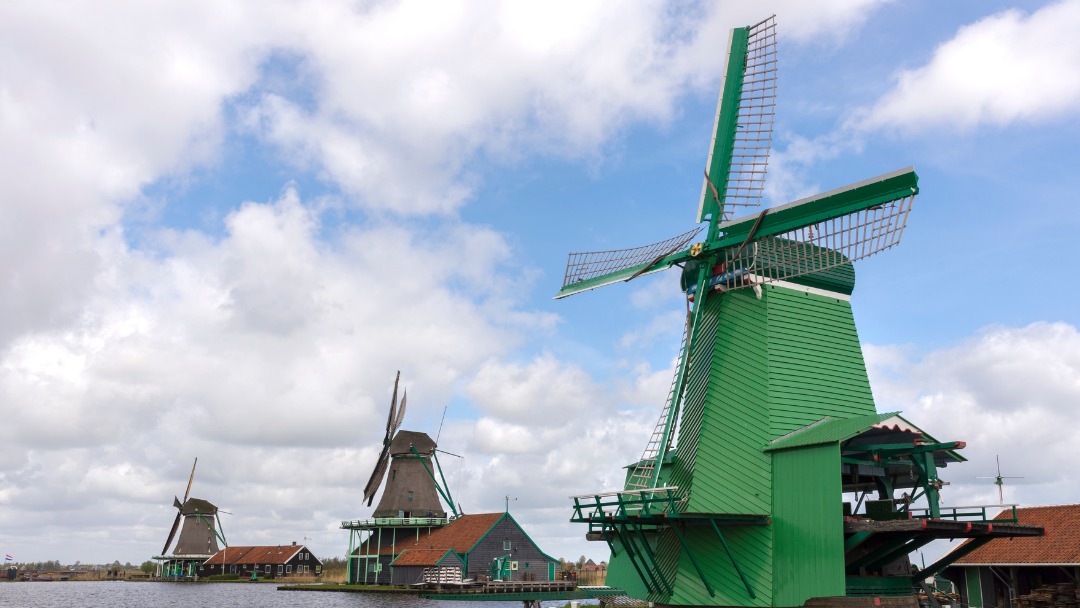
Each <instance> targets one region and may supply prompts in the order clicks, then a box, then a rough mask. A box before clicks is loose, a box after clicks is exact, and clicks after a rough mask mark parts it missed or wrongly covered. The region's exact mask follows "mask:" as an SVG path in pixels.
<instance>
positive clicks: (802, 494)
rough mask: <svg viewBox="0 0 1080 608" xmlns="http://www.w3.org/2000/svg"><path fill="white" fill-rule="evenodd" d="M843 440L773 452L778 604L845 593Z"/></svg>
mask: <svg viewBox="0 0 1080 608" xmlns="http://www.w3.org/2000/svg"><path fill="white" fill-rule="evenodd" d="M839 461H840V445H839V444H838V443H828V444H822V445H816V446H810V447H804V448H800V449H793V450H784V451H781V452H776V453H774V454H773V480H774V483H773V518H772V524H773V533H774V535H775V548H774V550H773V572H774V574H773V580H774V589H775V590H774V594H773V605H774V606H801V605H802V604H803V603H804V602H805V601H806V600H807V599H809V598H811V597H828V596H840V595H844V527H843V526H844V523H843V512H842V506H841V501H842V495H841V487H840V475H839V471H838V470H837V466H838V464H839Z"/></svg>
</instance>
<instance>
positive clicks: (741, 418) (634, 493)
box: [555, 18, 1040, 606]
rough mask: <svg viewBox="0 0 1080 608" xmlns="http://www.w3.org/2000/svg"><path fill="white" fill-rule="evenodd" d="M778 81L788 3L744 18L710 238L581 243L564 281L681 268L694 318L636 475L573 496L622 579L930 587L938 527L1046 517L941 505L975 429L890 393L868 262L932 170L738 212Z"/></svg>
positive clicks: (727, 585)
mask: <svg viewBox="0 0 1080 608" xmlns="http://www.w3.org/2000/svg"><path fill="white" fill-rule="evenodd" d="M775 90H776V30H775V22H774V19H773V18H770V19H767V20H765V21H763V22H761V23H758V24H756V25H753V26H749V27H743V28H737V29H735V30H733V31H732V33H731V41H730V50H729V54H728V59H727V67H726V70H725V72H724V84H723V86H722V88H721V93H720V101H719V104H718V109H717V120H716V126H715V131H714V135H713V140H712V146H711V149H710V153H709V158H708V161H707V164H706V169H705V178H704V181H703V185H702V194H701V201H700V205H699V209H698V214H697V220H698V222H700V223H704V222H708V227H707V229H706V233H705V237H704V239H703V240H701V241H698V242H693V241H694V239H695V237H696V236H697V235H698V234H699V233H700V229H695V230H691V231H689V232H687V233H684V234H682V235H679V236H676V237H673V238H671V239H668V240H665V241H661V242H659V243H656V244H653V245H648V246H645V247H638V248H634V249H627V250H620V251H603V252H592V253H573V254H570V257H569V261H568V264H567V269H566V275H565V278H564V282H563V286H562V289H561V290H560V291H559V292H558V294H557V295H556V296H555V297H556V298H562V297H566V296H569V295H573V294H575V293H579V292H582V291H586V290H589V289H594V288H597V287H600V286H603V285H607V284H610V283H615V282H619V281H628V280H631V279H634V278H636V277H639V276H641V275H644V274H647V273H651V272H657V271H660V270H664V269H667V268H670V267H672V266H679V267H681V269H682V282H681V286H682V289H683V291H684V292H685V293H686V295H687V315H686V324H685V332H684V336H683V341H682V345H681V355H680V358H679V362H678V365H677V368H676V373H675V376H674V378H673V380H672V384H671V389H670V392H669V395H668V398H667V400H666V401H665V404H664V407H663V408H662V411H661V415H660V417H659V420H658V422H657V425H656V427H655V430H654V432H653V433H652V435H651V437H650V439H649V442H648V444H647V446H646V448H645V450H644V452H643V454H642V457H641V458H640V459H639V460H638V461H637V462H635V463H632V464H631V465H629V466H628V467H627V468H626V469H627V473H626V478H625V483H624V487H623V488H622V489H621V490H616V491H610V492H599V493H594V494H588V495H584V496H577V497H573V499H574V513H573V516H572V518H571V521H573V522H579V523H582V524H586V525H588V527H589V528H588V532H587V538H589V539H590V540H597V541H604V542H606V543H607V544H608V545H609V547H610V549H611V552H612V556H611V560H610V563H609V570H608V578H607V583H608V584H609V585H613V586H617V587H620V588H622V589H624V590H625V591H626V592H627V594H628V595H631V596H633V597H635V598H638V599H642V600H648V601H650V602H654V603H655V604H659V605H709V606H800V605H802V604H803V603H804V602H805V601H806V600H808V599H810V598H814V597H837V596H860V595H861V596H880V595H907V596H912V594H913V588H914V587H915V586H916V585H917V584H918V582H917V580H916V579H915V578H913V577H912V575H911V568H910V563H909V562H908V561H907V555H908V554H909V553H910V552H911V551H914V550H917V549H918V548H919V547H921V546H923V545H925V544H927V543H928V542H930V541H931V540H934V539H935V538H974V539H975V540H974V541H973V542H971V543H967V544H966V545H964V552H966V551H970V550H973V547H972V548H968V546H969V545H975V546H981V545H982V544H983V543H985V542H986V541H988V540H989V539H990V538H992V537H995V536H1009V535H1012V536H1016V535H1028V534H1038V533H1040V530H1039V529H1037V528H1029V527H1025V526H1020V525H1019V524H1015V523H1014V522H1009V523H1005V524H1000V523H997V522H995V523H994V524H993V525H991V524H988V523H986V520H987V519H988V517H989V515H988V514H987V513H986V510H985V509H982V510H977V511H975V512H957V511H955V510H948V509H946V510H945V511H944V512H943V509H942V507H941V505H940V495H939V491H940V489H941V487H942V486H943V485H944V483H945V482H943V481H942V480H941V479H940V477H939V476H938V469H940V468H941V467H944V466H946V465H947V464H949V463H953V462H959V461H961V460H963V459H962V458H961V457H960V456H959V455H958V453H957V450H959V449H960V448H962V447H964V444H963V443H962V442H950V443H942V442H939V441H937V440H935V439H934V438H933V437H931V436H929V435H928V434H926V433H925V432H923V431H921V430H920V429H918V428H917V427H915V426H914V425H912V424H911V423H910V422H908V421H907V420H904V419H903V418H901V417H900V416H898V415H896V413H886V414H878V413H877V410H876V409H875V406H874V400H873V395H872V394H871V391H870V383H869V380H868V378H867V375H866V367H865V363H864V361H863V356H862V349H861V347H860V344H859V339H858V335H857V333H856V330H855V323H854V318H853V316H852V311H851V304H850V297H851V293H852V291H853V289H854V280H855V277H854V268H853V266H852V262H853V261H855V260H858V259H860V258H863V257H866V256H869V255H872V254H874V253H877V252H880V251H883V250H885V249H888V248H890V247H893V246H894V245H896V244H898V243H899V241H900V237H901V235H902V233H903V230H904V227H905V224H906V221H907V217H908V213H909V211H910V210H911V204H912V201H913V199H914V197H915V195H916V194H918V191H919V189H918V176H917V175H916V174H915V172H914V171H913V170H912V169H911V168H907V169H901V170H898V171H893V172H891V173H887V174H885V175H881V176H878V177H875V178H872V179H869V180H866V181H862V182H858V183H855V184H851V185H849V186H845V187H843V188H839V189H836V190H832V191H829V192H826V193H823V194H820V195H817V196H813V197H809V198H806V199H802V200H799V201H795V202H793V203H790V204H787V205H783V206H780V207H775V208H771V209H766V210H764V211H761V212H759V213H756V214H752V215H750V216H747V217H744V218H741V219H731V216H732V212H733V210H734V209H735V208H736V207H740V206H752V205H757V204H759V203H760V199H761V195H762V189H763V186H764V178H765V169H766V164H767V161H768V155H769V148H770V143H771V139H772V117H773V109H774V100H775ZM919 505H925V506H919ZM990 515H992V514H990ZM950 555H951V558H950V559H947V560H945V559H943V560H942V561H940V562H939V563H935V564H932V565H931V566H929V567H927V570H930V571H932V572H940V571H941V570H942V569H943V568H944V567H945V566H947V565H948V564H949V563H951V561H952V560H954V559H958V558H959V557H960V555H958V554H956V552H954V553H953V554H950Z"/></svg>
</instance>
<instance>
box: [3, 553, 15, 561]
mask: <svg viewBox="0 0 1080 608" xmlns="http://www.w3.org/2000/svg"><path fill="white" fill-rule="evenodd" d="M13 559H15V558H13V557H11V554H10V553H8V554H7V555H5V556H4V561H5V562H10V561H11V560H13Z"/></svg>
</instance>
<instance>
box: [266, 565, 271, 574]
mask: <svg viewBox="0 0 1080 608" xmlns="http://www.w3.org/2000/svg"><path fill="white" fill-rule="evenodd" d="M266 573H267V574H270V564H266Z"/></svg>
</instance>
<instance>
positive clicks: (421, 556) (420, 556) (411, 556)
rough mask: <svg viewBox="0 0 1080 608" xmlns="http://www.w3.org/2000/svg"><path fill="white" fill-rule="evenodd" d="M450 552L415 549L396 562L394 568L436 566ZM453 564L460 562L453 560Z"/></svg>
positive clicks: (402, 555)
mask: <svg viewBox="0 0 1080 608" xmlns="http://www.w3.org/2000/svg"><path fill="white" fill-rule="evenodd" d="M447 553H450V550H449V549H447V550H445V551H444V550H442V549H417V548H415V547H413V548H412V549H409V550H408V551H406V552H404V553H402V554H401V556H399V557H398V558H397V559H395V560H394V566H436V565H438V563H439V562H440V561H442V558H444V557H446V554H447ZM451 561H452V563H453V564H457V563H458V562H457V561H455V560H451Z"/></svg>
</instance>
